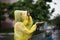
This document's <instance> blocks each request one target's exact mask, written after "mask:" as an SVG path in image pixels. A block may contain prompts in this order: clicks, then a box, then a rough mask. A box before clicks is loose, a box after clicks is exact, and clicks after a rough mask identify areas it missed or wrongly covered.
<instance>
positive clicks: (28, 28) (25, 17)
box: [14, 10, 43, 40]
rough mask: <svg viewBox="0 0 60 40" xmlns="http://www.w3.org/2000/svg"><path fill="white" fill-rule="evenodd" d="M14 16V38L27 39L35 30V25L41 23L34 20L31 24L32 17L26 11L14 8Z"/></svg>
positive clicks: (18, 39)
mask: <svg viewBox="0 0 60 40" xmlns="http://www.w3.org/2000/svg"><path fill="white" fill-rule="evenodd" d="M14 16H15V25H14V40H28V39H29V38H30V37H31V36H32V34H33V32H34V31H35V30H36V28H37V25H38V24H41V23H43V22H36V23H35V24H33V19H32V17H31V16H30V14H29V12H27V11H20V10H16V11H15V12H14Z"/></svg>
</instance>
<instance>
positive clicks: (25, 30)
mask: <svg viewBox="0 0 60 40" xmlns="http://www.w3.org/2000/svg"><path fill="white" fill-rule="evenodd" d="M37 24H39V22H37V23H35V24H34V25H33V26H32V27H31V29H28V28H27V27H26V26H25V25H24V24H23V23H22V22H17V23H16V24H15V27H17V28H18V30H20V31H22V32H24V33H27V34H31V33H32V32H34V31H35V30H36V27H37Z"/></svg>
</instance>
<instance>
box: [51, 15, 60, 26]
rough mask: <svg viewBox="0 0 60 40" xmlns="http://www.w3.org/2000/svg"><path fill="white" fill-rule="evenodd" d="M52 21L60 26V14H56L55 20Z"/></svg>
mask: <svg viewBox="0 0 60 40" xmlns="http://www.w3.org/2000/svg"><path fill="white" fill-rule="evenodd" d="M51 23H52V24H53V25H56V26H60V15H58V16H56V17H55V18H54V19H53V20H51Z"/></svg>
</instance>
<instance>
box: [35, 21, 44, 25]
mask: <svg viewBox="0 0 60 40" xmlns="http://www.w3.org/2000/svg"><path fill="white" fill-rule="evenodd" d="M42 23H44V22H43V21H42V22H36V23H35V24H36V25H40V24H42Z"/></svg>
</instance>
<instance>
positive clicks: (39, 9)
mask: <svg viewBox="0 0 60 40" xmlns="http://www.w3.org/2000/svg"><path fill="white" fill-rule="evenodd" d="M48 2H49V1H48ZM5 7H6V8H7V9H8V13H9V14H10V17H11V15H12V17H11V18H14V17H13V12H14V10H28V11H29V12H30V13H31V16H32V17H33V20H34V22H35V21H48V19H49V17H48V16H47V15H48V14H50V12H49V10H48V9H49V8H50V6H49V5H47V4H46V0H37V2H36V3H35V4H33V0H23V1H21V0H19V1H18V2H16V3H13V4H6V3H0V8H1V9H2V8H5Z"/></svg>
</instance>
